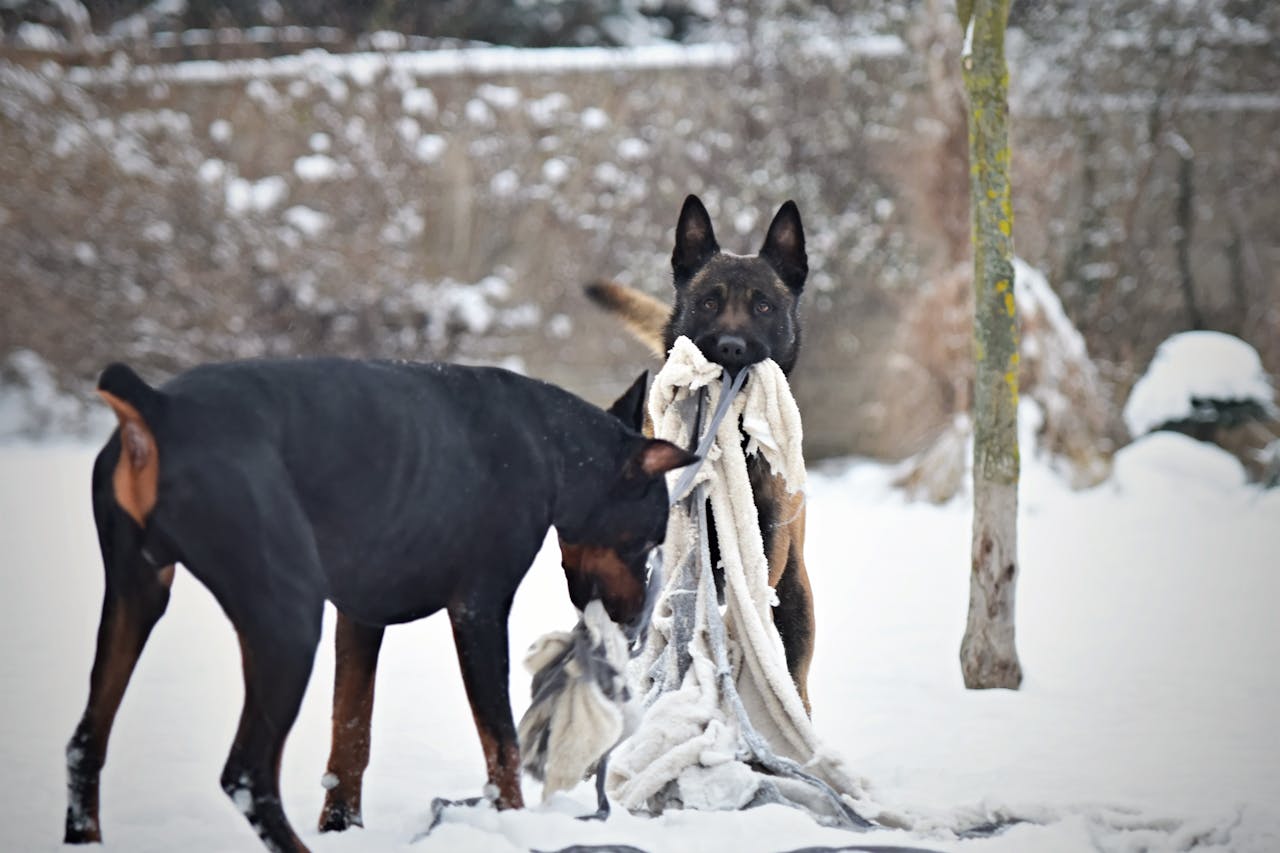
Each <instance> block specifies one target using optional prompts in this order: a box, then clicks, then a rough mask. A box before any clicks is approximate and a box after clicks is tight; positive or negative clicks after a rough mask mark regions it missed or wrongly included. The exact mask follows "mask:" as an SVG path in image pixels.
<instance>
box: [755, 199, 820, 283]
mask: <svg viewBox="0 0 1280 853" xmlns="http://www.w3.org/2000/svg"><path fill="white" fill-rule="evenodd" d="M760 257H762V258H764V259H765V260H766V261H768V262H769V266H771V267H773V269H774V271H775V272H776V273H777V274H778V277H779V278H781V279H782V283H783V284H785V285H786V286H787V287H789V288H791V289H792V290H794V291H796V292H797V293H799V292H800V291H801V290H803V289H804V280H805V276H807V275H808V274H809V258H808V256H807V255H806V254H805V251H804V227H803V226H802V225H801V224H800V210H799V208H797V207H796V203H795V202H794V201H788V202H787V203H786V204H784V205H783V206H782V207H781V208H779V209H778V214H777V215H776V216H774V217H773V222H772V223H770V224H769V233H768V234H766V235H765V238H764V246H762V247H761V248H760Z"/></svg>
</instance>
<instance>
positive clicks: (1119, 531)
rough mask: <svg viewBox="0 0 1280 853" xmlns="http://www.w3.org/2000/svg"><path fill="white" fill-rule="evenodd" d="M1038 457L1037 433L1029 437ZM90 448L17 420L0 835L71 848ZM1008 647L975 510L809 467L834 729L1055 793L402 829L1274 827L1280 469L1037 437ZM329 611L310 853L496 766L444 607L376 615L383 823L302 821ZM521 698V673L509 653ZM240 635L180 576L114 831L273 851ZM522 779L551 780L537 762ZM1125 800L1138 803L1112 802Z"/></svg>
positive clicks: (909, 764) (464, 835)
mask: <svg viewBox="0 0 1280 853" xmlns="http://www.w3.org/2000/svg"><path fill="white" fill-rule="evenodd" d="M1028 455H1029V454H1028ZM92 456H93V450H92V449H90V448H86V447H85V446H83V445H75V444H72V445H51V444H44V445H40V446H17V445H9V446H3V447H0V554H2V555H3V559H2V560H0V577H2V578H3V587H2V588H3V590H4V595H3V596H2V597H0V643H2V647H3V649H4V652H3V654H2V655H0V695H3V696H4V699H3V701H2V702H0V767H3V768H4V779H5V783H6V785H7V788H6V795H5V796H4V797H2V798H0V849H4V850H21V851H38V850H49V849H52V848H54V847H57V846H58V843H59V841H60V840H61V832H62V818H63V809H64V792H63V785H64V778H63V745H64V743H65V741H66V739H67V737H68V736H69V735H70V733H71V730H72V727H73V726H74V724H75V721H76V719H77V717H78V715H79V713H80V711H81V708H82V705H83V702H84V699H85V695H86V691H87V678H88V672H89V666H90V661H91V658H92V651H93V637H94V632H95V630H96V626H97V620H98V608H99V604H100V596H101V591H102V573H101V567H100V562H99V557H98V554H97V547H96V542H95V536H94V531H93V526H92V522H91V519H90V513H89V502H88V496H87V492H88V474H89V466H90V463H91V460H92ZM1024 469H1025V470H1024V482H1023V492H1022V518H1021V565H1022V579H1021V582H1020V586H1019V600H1018V625H1019V633H1018V639H1019V646H1020V652H1021V656H1022V661H1023V665H1024V668H1025V670H1026V681H1025V684H1024V686H1023V688H1022V690H1020V691H1018V692H1016V693H1013V692H1003V691H1000V692H967V691H965V690H964V689H963V687H962V685H961V680H960V668H959V663H958V658H957V655H958V648H959V642H960V635H961V632H962V630H963V627H964V619H965V608H966V603H967V581H968V579H967V574H968V569H967V565H968V526H969V512H968V508H967V505H966V501H965V500H964V499H960V500H958V501H956V502H953V503H952V504H951V505H949V506H946V507H941V508H938V507H932V506H926V505H914V504H907V503H904V502H903V500H902V499H901V497H899V496H898V495H896V494H895V493H893V492H892V491H891V490H890V489H889V488H888V486H887V483H888V482H889V480H890V479H891V476H892V472H890V471H889V470H888V469H886V468H884V467H882V466H876V465H870V464H862V463H848V464H846V465H843V466H836V467H830V468H827V469H825V470H823V471H820V472H817V473H816V474H815V476H813V478H812V481H811V488H810V499H809V522H808V523H809V541H808V564H809V569H810V573H811V576H812V578H813V583H814V587H815V589H816V590H817V608H818V644H817V654H816V659H815V663H814V671H813V676H812V682H811V693H812V696H813V705H814V719H815V723H816V725H817V727H818V730H819V731H820V732H822V733H823V734H824V735H825V737H827V738H828V739H829V741H830V744H831V746H832V747H833V748H834V749H835V750H837V751H839V752H840V753H842V754H843V755H844V757H845V758H846V760H847V762H848V763H849V765H850V767H851V769H852V770H854V771H855V772H856V773H858V774H860V775H862V776H864V777H865V778H867V779H868V780H870V781H871V783H872V785H873V790H874V793H875V795H876V797H877V799H878V800H879V801H881V802H882V803H885V804H888V805H890V806H893V807H896V808H900V809H902V810H906V811H910V812H913V813H916V814H939V815H945V814H947V813H949V812H951V811H952V810H954V809H956V808H959V807H965V806H974V805H978V804H985V805H988V806H1011V807H1014V808H1015V809H1021V810H1023V811H1024V812H1027V813H1032V812H1040V813H1042V814H1046V815H1049V814H1057V815H1060V816H1061V819H1059V820H1056V821H1054V822H1052V823H1049V824H1047V825H1023V826H1018V827H1014V828H1012V829H1010V830H1008V831H1007V832H1005V833H1004V834H1003V835H1000V836H998V837H995V838H990V839H980V840H972V841H956V840H954V839H950V840H949V839H947V838H939V837H918V836H912V835H907V834H906V833H901V832H898V833H894V832H878V833H874V834H872V835H870V836H860V837H851V836H850V835H848V834H845V833H843V832H841V831H837V830H830V829H823V828H820V827H818V826H816V825H814V824H813V823H812V822H811V821H809V820H808V819H807V818H806V817H804V816H803V815H801V814H799V813H796V812H791V811H788V810H785V809H783V808H781V807H769V808H764V809H760V810H758V811H755V812H747V813H721V814H709V813H671V814H668V815H666V816H664V817H661V818H656V819H646V818H640V817H633V816H630V815H615V816H614V817H613V818H611V819H610V820H609V821H608V822H607V823H604V824H585V823H579V822H577V821H575V820H573V819H572V818H571V817H570V815H572V814H575V813H582V812H585V811H588V810H589V807H590V805H591V804H592V802H593V801H592V796H591V792H590V789H589V787H588V786H585V785H584V786H581V787H579V788H578V789H577V790H575V791H574V792H573V793H572V794H571V795H561V796H559V797H557V798H556V799H554V800H553V801H552V802H551V803H549V804H547V805H544V806H538V805H535V806H534V807H533V808H531V809H529V810H527V811H524V812H521V813H507V814H501V815H498V814H494V813H492V812H488V811H479V810H477V811H474V812H472V813H470V814H458V813H456V812H450V813H449V816H448V819H447V822H446V823H445V824H444V825H442V826H441V827H439V828H438V829H437V830H436V831H435V832H433V833H432V834H431V835H430V836H429V837H427V838H425V839H422V840H420V841H419V842H418V843H416V844H413V845H412V848H411V849H415V850H423V851H427V850H442V851H443V850H447V851H465V850H485V851H504V850H524V849H529V848H534V849H546V850H554V849H558V848H563V847H566V846H568V845H570V844H601V843H607V842H608V843H627V844H633V845H636V846H639V847H642V848H644V849H646V850H651V851H661V850H686V849H700V850H703V851H716V850H733V851H736V852H737V853H750V851H780V850H792V849H795V848H799V847H804V846H808V845H818V844H826V845H842V844H849V843H853V842H854V841H865V842H867V843H878V844H903V845H907V844H913V843H914V844H917V845H920V846H927V847H931V848H936V849H938V850H963V851H975V853H979V851H981V852H982V853H985V851H1081V850H1104V851H1140V850H1152V851H1159V850H1172V849H1191V848H1192V847H1194V849H1196V850H1231V851H1259V853H1261V851H1275V850H1280V749H1278V748H1277V746H1276V743H1277V741H1276V739H1275V728H1274V727H1275V724H1276V722H1277V720H1280V628H1278V627H1277V625H1278V624H1280V620H1277V618H1276V611H1277V608H1278V607H1280V573H1278V571H1277V570H1278V569H1280V565H1278V564H1277V560H1276V556H1275V555H1276V554H1277V553H1278V552H1280V490H1273V491H1271V492H1269V493H1263V492H1259V491H1256V490H1254V489H1251V488H1249V487H1247V486H1246V485H1245V484H1244V477H1243V473H1242V472H1241V470H1240V468H1239V465H1238V464H1237V463H1236V462H1235V461H1234V460H1233V459H1231V458H1230V457H1229V456H1227V455H1226V454H1224V453H1222V452H1221V451H1219V450H1216V449H1214V448H1211V447H1206V446H1204V445H1199V444H1196V443H1195V442H1192V441H1191V440H1190V439H1186V438H1184V437H1182V436H1177V435H1169V434H1157V435H1154V436H1149V437H1147V438H1145V439H1143V440H1142V441H1140V442H1138V443H1136V444H1134V445H1132V446H1130V447H1129V448H1127V449H1125V450H1124V451H1122V452H1121V453H1120V455H1119V457H1118V458H1117V462H1116V469H1115V476H1114V478H1113V479H1112V480H1111V481H1109V482H1108V483H1106V484H1104V485H1102V486H1100V487H1098V488H1095V489H1093V490H1091V491H1089V492H1084V493H1072V492H1070V491H1067V490H1066V489H1065V488H1063V487H1062V486H1061V485H1060V484H1059V483H1058V481H1056V480H1055V479H1054V478H1053V476H1052V475H1051V474H1049V473H1048V472H1047V470H1046V469H1045V468H1044V467H1042V466H1041V465H1039V464H1038V463H1037V462H1036V461H1035V460H1032V459H1028V460H1026V461H1025V463H1024ZM563 587H564V582H563V580H562V578H561V575H560V571H559V568H558V565H557V560H556V555H555V553H554V552H553V550H552V549H546V550H544V551H543V553H542V554H541V555H540V556H539V558H538V562H537V564H536V565H535V566H534V567H533V569H532V571H531V572H530V574H529V577H528V579H527V580H526V583H525V585H524V587H523V588H522V589H521V592H520V594H519V596H518V597H517V600H516V609H515V613H514V615H513V618H512V634H513V637H512V648H513V651H514V653H515V657H516V658H517V659H518V658H519V657H520V656H521V654H522V652H523V649H524V648H525V647H526V646H527V644H528V643H529V642H530V641H531V640H532V639H533V638H534V637H535V636H537V635H539V634H541V633H543V632H544V631H547V630H550V629H555V628H567V627H568V626H569V625H570V624H571V622H572V620H573V611H572V609H571V607H570V605H569V603H568V601H567V597H566V596H565V593H564V588H563ZM331 628H332V621H331V620H330V621H329V622H328V623H327V625H326V638H325V640H324V642H323V644H322V646H321V648H320V651H319V654H318V657H317V661H316V670H315V675H314V677H313V679H312V683H311V685H310V689H309V691H308V694H307V697H306V700H305V704H304V707H303V711H302V715H301V717H300V719H299V721H298V723H297V725H296V726H295V728H294V731H293V735H292V736H291V738H290V740H289V744H288V747H287V749H286V753H285V759H284V769H283V775H284V782H283V787H284V797H285V806H286V809H287V811H288V812H289V814H290V816H291V817H292V819H293V821H294V823H295V825H296V826H297V827H298V828H299V830H300V831H301V834H302V836H303V839H304V840H305V841H306V842H307V844H309V845H310V846H311V847H312V848H313V849H314V850H316V851H378V850H392V849H403V848H405V846H406V845H409V844H410V843H411V842H412V841H413V840H414V839H415V837H416V836H417V835H418V834H419V833H420V832H421V831H422V830H423V829H424V828H425V824H426V820H427V815H428V806H429V803H430V801H431V799H432V798H433V797H436V796H446V797H462V796H470V795H474V794H476V793H478V792H479V790H480V786H481V784H482V781H483V764H482V761H481V757H480V747H479V743H478V740H477V737H476V735H475V732H474V729H473V728H472V723H471V717H470V713H469V711H468V708H467V704H466V702H465V700H464V698H463V695H462V689H461V684H460V680H459V677H458V674H457V667H456V663H455V660H454V655H453V649H452V645H451V640H450V637H449V632H448V627H447V623H446V622H445V620H444V619H443V617H439V616H437V617H433V618H431V619H428V620H425V621H423V622H420V623H417V624H414V625H411V626H404V627H400V628H395V629H392V630H391V631H389V632H388V637H387V642H386V645H385V646H384V652H383V656H382V667H381V671H380V675H379V683H378V701H377V707H376V711H375V716H374V745H373V758H372V764H371V766H370V768H369V772H368V776H367V781H366V788H365V820H366V823H367V825H368V828H367V829H364V830H356V831H353V832H350V833H347V834H345V835H325V836H321V835H319V834H317V833H316V831H315V830H314V828H313V827H314V823H315V819H316V817H317V814H318V811H319V807H320V802H321V799H322V791H321V788H320V784H319V780H320V776H321V774H322V772H323V770H324V761H325V758H326V753H327V745H328V694H329V691H330V686H331V683H332V681H331V679H332V666H333V661H332V652H331V650H330V649H329V642H331ZM512 682H513V684H512V690H513V695H514V696H515V698H516V712H517V714H518V713H519V712H520V711H521V710H522V709H523V706H524V704H525V703H526V701H527V700H526V697H527V691H528V677H527V676H526V675H525V674H524V673H523V672H522V671H517V672H514V673H513V678H512ZM240 697H241V686H240V675H239V654H238V650H237V647H236V643H235V639H234V636H233V633H232V631H231V629H230V627H229V625H228V624H227V623H226V621H225V620H224V618H223V617H222V615H221V613H220V612H219V611H218V609H217V607H216V605H215V604H214V602H213V600H212V598H211V597H210V596H209V594H208V593H207V592H206V591H205V590H204V589H203V587H201V586H199V584H197V583H195V582H194V581H193V580H192V579H191V578H190V577H189V576H187V575H185V574H182V573H179V575H178V579H177V581H176V583H175V585H174V595H173V601H172V603H171V605H170V608H169V612H168V614H167V615H166V617H165V618H164V619H163V620H162V621H161V622H160V624H159V626H158V627H157V628H156V631H155V633H154V634H153V636H152V640H151V643H150V645H149V646H148V649H147V651H146V653H145V654H144V656H143V659H142V661H141V664H140V665H139V668H138V670H137V672H136V674H135V676H134V680H133V682H132V685H131V686H130V689H129V693H128V694H127V696H126V698H125V701H124V704H123V707H122V708H121V712H120V715H119V717H118V719H117V723H116V728H115V732H114V737H113V739H112V743H111V752H110V756H109V760H108V762H107V767H106V770H105V773H104V779H103V796H102V818H103V831H104V834H105V837H106V839H107V844H106V848H105V849H107V850H120V851H125V850H128V851H168V850H173V849H183V850H187V851H227V850H253V849H257V847H256V839H255V838H254V836H253V835H252V833H251V832H250V830H249V828H248V825H247V824H246V823H245V821H244V820H243V819H242V818H241V817H240V815H239V814H238V813H237V812H236V811H235V809H234V808H233V807H232V805H231V803H230V802H229V801H228V800H227V799H226V798H225V797H224V796H223V795H222V793H221V791H220V790H219V788H218V774H219V772H220V769H221V766H222V762H223V759H224V756H225V752H226V749H227V747H228V746H229V744H230V741H231V736H232V733H233V730H234V727H235V723H236V719H237V715H238V713H239V706H240ZM526 797H527V798H528V799H529V800H530V802H532V803H537V802H538V801H539V799H540V792H539V790H538V786H537V785H536V783H532V782H529V783H528V784H527V786H526ZM1126 823H1128V824H1130V825H1132V826H1133V827H1135V828H1133V829H1130V830H1128V831H1126V830H1124V829H1123V828H1121V827H1123V826H1124V825H1125V824H1126Z"/></svg>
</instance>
